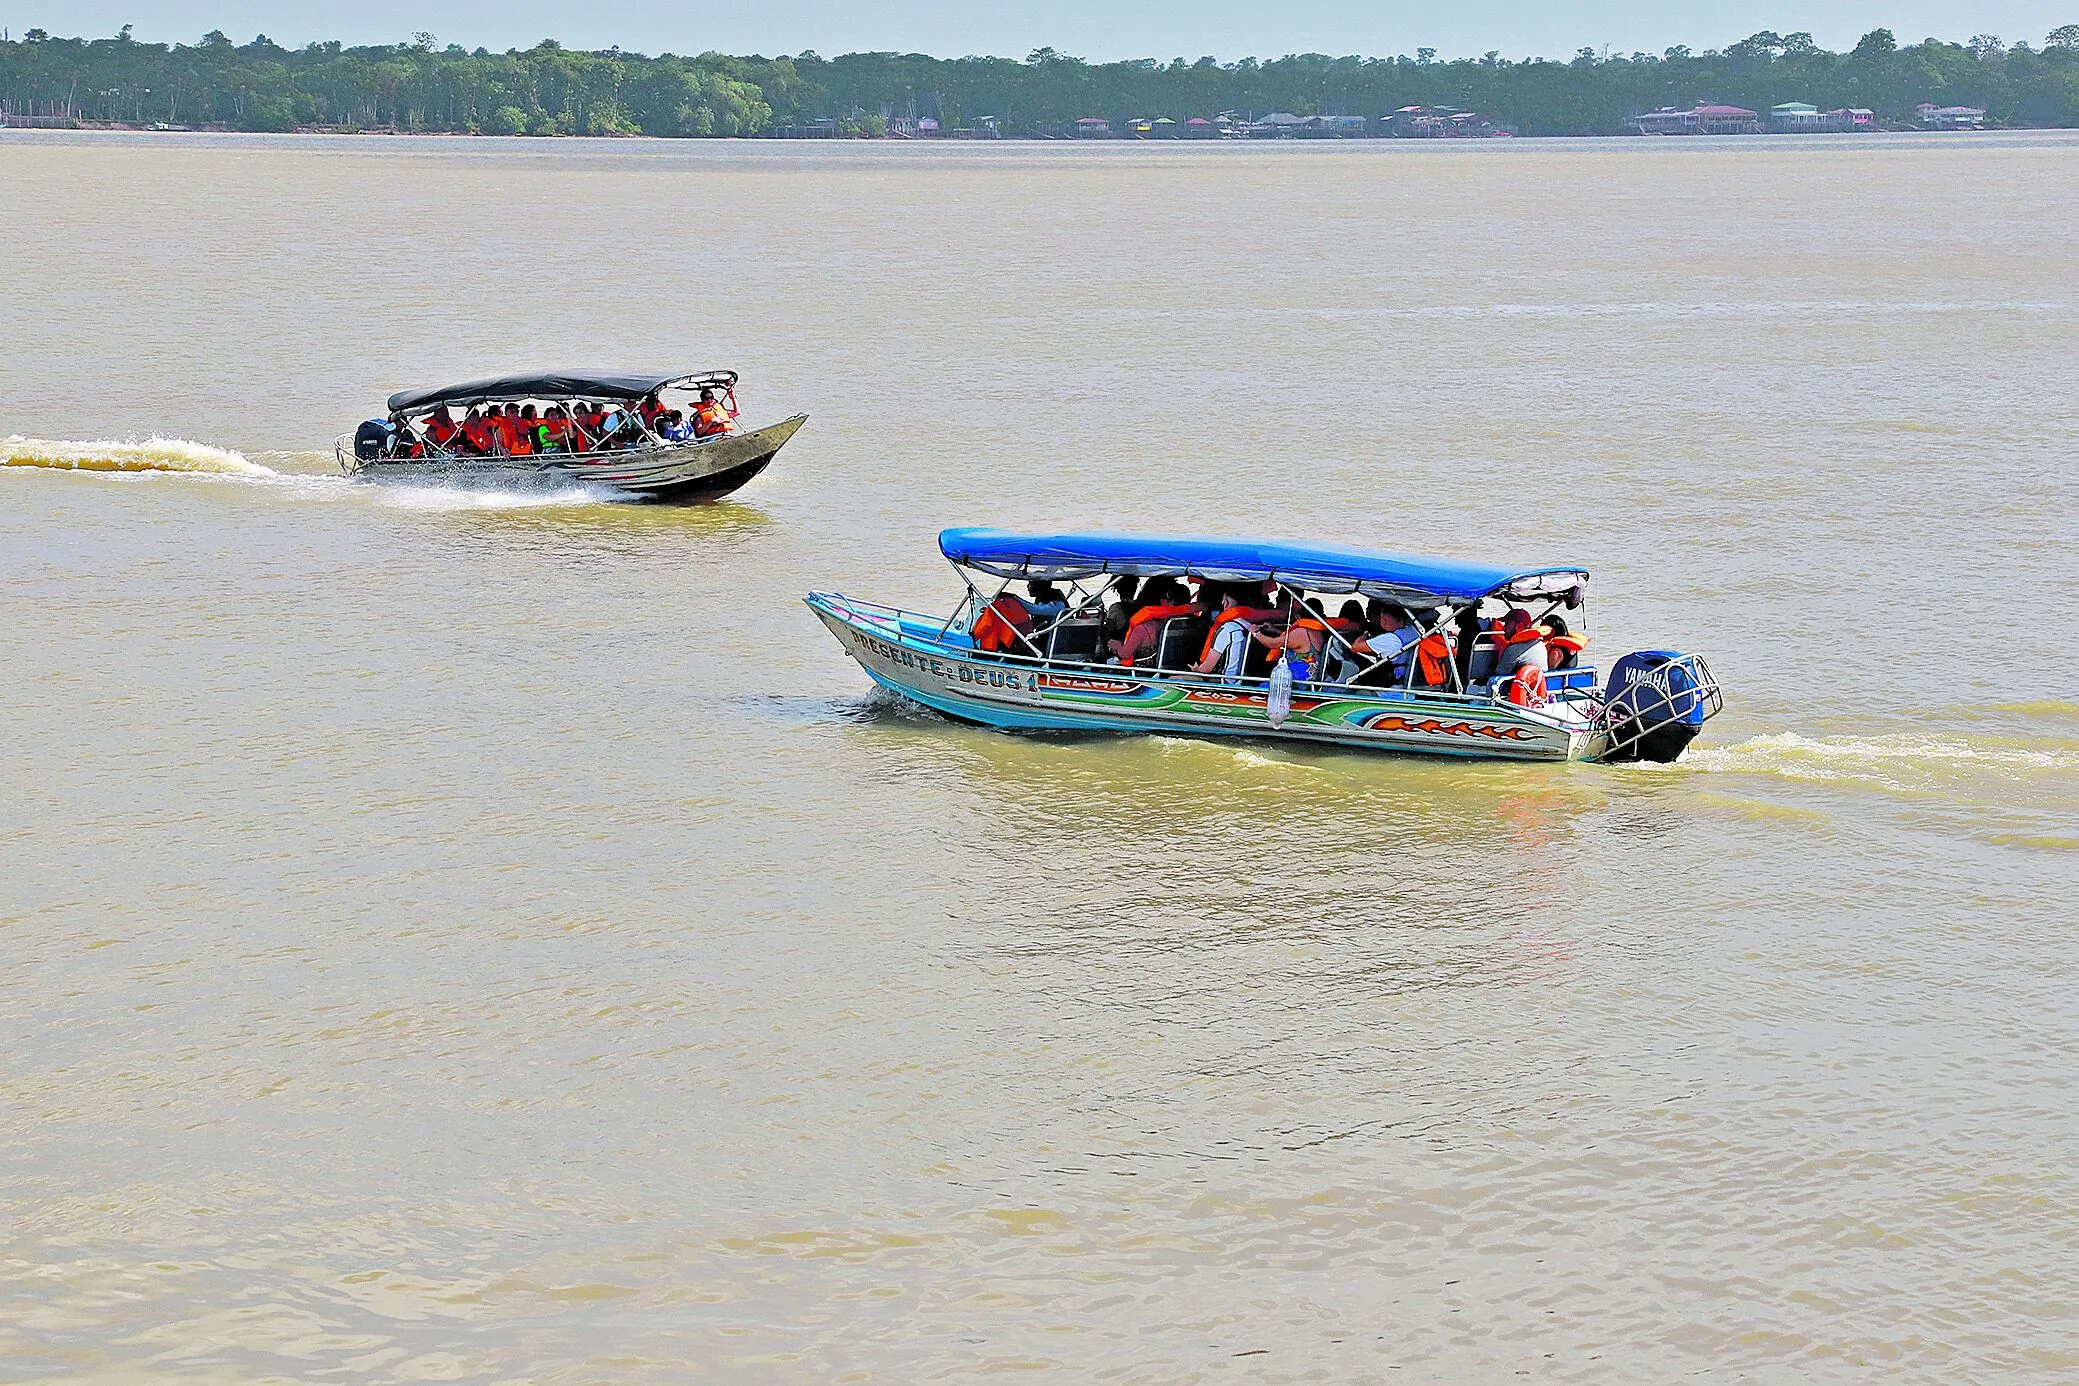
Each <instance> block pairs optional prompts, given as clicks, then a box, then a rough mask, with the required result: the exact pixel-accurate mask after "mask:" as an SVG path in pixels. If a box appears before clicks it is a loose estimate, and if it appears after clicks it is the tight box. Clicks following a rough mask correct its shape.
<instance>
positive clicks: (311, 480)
mask: <svg viewBox="0 0 2079 1386" xmlns="http://www.w3.org/2000/svg"><path fill="white" fill-rule="evenodd" d="M271 455H275V456H280V457H282V458H285V459H289V460H292V461H296V462H301V461H303V460H305V458H306V456H309V457H315V456H316V454H308V455H306V454H298V453H285V454H271ZM0 466H7V467H40V468H42V469H43V470H45V471H53V472H100V473H123V474H130V475H150V474H165V475H186V476H196V477H209V478H212V479H225V478H230V479H235V480H240V481H249V482H266V483H269V484H271V485H274V486H278V487H281V488H283V489H285V490H287V491H291V492H294V493H296V494H297V495H300V496H303V497H306V498H317V499H335V498H344V497H348V496H353V497H365V498H367V499H369V500H371V501H373V502H374V503H375V504H377V505H382V506H386V507H390V508H393V509H398V510H425V511H455V510H530V509H537V508H543V507H549V506H571V505H610V504H621V503H625V502H627V501H629V500H630V499H632V498H631V497H629V496H627V495H625V494H623V493H621V492H617V491H611V490H608V489H606V488H604V487H598V486H587V485H585V484H584V483H583V482H579V481H569V482H557V483H554V484H545V485H526V486H513V487H502V488H501V487H492V486H485V485H482V484H481V483H479V484H474V485H464V484H457V483H452V482H442V481H438V480H432V479H428V480H425V481H408V482H396V483H392V484H386V485H362V484H359V483H355V482H351V481H349V480H348V479H347V478H345V477H342V476H339V475H337V474H335V473H331V472H325V473H312V472H306V471H301V470H291V471H277V470H276V469H275V468H273V467H269V466H264V465H262V464H261V463H258V462H254V461H252V460H251V459H249V458H247V457H246V456H245V455H244V454H242V453H237V452H232V451H231V450H229V449H228V448H218V447H211V446H210V445H209V444H207V443H191V442H189V441H188V440H187V439H185V438H160V437H156V436H154V437H151V438H147V439H144V440H143V441H141V442H140V441H135V440H132V441H128V442H118V441H115V440H113V439H101V440H99V441H95V442H80V441H75V440H65V439H53V438H25V437H22V436H21V435H20V434H15V435H12V436H10V437H7V438H0Z"/></svg>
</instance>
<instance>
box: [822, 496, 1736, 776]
mask: <svg viewBox="0 0 2079 1386" xmlns="http://www.w3.org/2000/svg"><path fill="white" fill-rule="evenodd" d="M939 551H940V552H941V553H942V554H943V555H944V556H945V558H946V559H947V561H948V562H950V563H951V564H952V565H953V569H954V571H955V573H957V574H958V575H959V577H960V580H961V584H962V588H963V591H962V593H961V596H960V598H959V601H958V604H957V605H956V606H955V607H954V608H953V610H952V612H951V613H950V614H948V615H944V616H934V615H930V614H928V613H923V612H916V611H907V610H903V609H901V608H898V607H891V606H883V605H879V604H877V603H872V602H864V601H859V600H856V599H854V598H850V597H846V596H843V595H841V594H838V593H835V592H811V593H810V594H809V595H808V596H807V598H806V601H807V603H808V606H809V609H810V610H812V611H813V612H815V614H816V616H817V617H818V618H819V619H821V621H822V622H823V624H824V625H825V626H826V627H827V628H828V629H829V630H830V633H831V634H832V635H833V636H835V637H836V638H837V641H838V643H839V644H840V645H842V646H843V647H844V649H845V651H846V653H848V654H850V655H851V656H852V658H854V659H855V660H857V661H858V662H859V665H860V667H861V668H863V669H864V670H865V671H866V672H867V674H868V675H869V676H871V677H872V678H873V680H874V681H875V682H876V683H878V684H880V685H881V686H883V687H885V688H887V689H890V690H892V691H893V692H895V693H897V694H899V695H901V696H902V697H904V698H908V699H911V700H913V701H915V702H918V703H921V704H923V705H924V706H926V707H929V708H932V709H934V710H936V711H938V712H941V713H944V714H946V715H947V716H949V717H955V718H959V719H961V720H963V721H968V722H976V723H980V724H983V725H985V726H992V727H1000V728H1006V729H1016V730H1027V731H1101V732H1158V733H1165V734H1183V735H1210V736H1249V737H1268V738H1276V739H1282V740H1290V741H1301V742H1313V743H1322V744H1330V745H1336V746H1348V747H1361V748H1367V749H1376V750H1385V751H1405V752H1415V753H1419V754H1430V755H1446V756H1460V757H1477V758H1488V759H1507V760H1550V761H1562V760H1601V761H1622V760H1653V761H1663V762H1665V761H1672V760H1674V759H1676V758H1677V757H1679V756H1680V755H1681V753H1682V751H1683V750H1684V748H1686V747H1687V746H1688V745H1689V743H1690V742H1691V740H1692V739H1694V738H1695V736H1696V735H1697V733H1698V732H1699V731H1700V730H1701V729H1702V727H1703V724H1704V722H1705V721H1706V720H1707V719H1708V718H1710V717H1712V716H1713V715H1715V714H1716V713H1717V712H1718V711H1719V710H1720V708H1721V707H1722V706H1723V702H1722V698H1721V695H1720V692H1719V688H1718V684H1717V681H1716V680H1715V679H1714V678H1713V676H1712V674H1711V670H1710V667H1709V666H1708V665H1707V664H1706V663H1705V661H1704V660H1703V659H1702V657H1700V656H1698V655H1693V654H1684V653H1680V652H1678V651H1673V650H1642V651H1637V652H1635V653H1631V654H1627V655H1625V656H1624V657H1623V658H1621V659H1619V660H1618V661H1617V662H1616V664H1615V665H1614V666H1613V667H1612V668H1611V670H1610V673H1609V677H1608V678H1607V679H1604V678H1602V677H1600V676H1599V674H1598V672H1597V670H1596V669H1595V667H1594V666H1593V665H1592V664H1590V663H1588V662H1586V658H1585V652H1586V648H1587V645H1588V639H1587V631H1586V624H1585V620H1586V615H1585V606H1586V600H1587V587H1588V573H1587V571H1586V570H1585V569H1583V568H1581V567H1579V566H1578V565H1574V564H1565V563H1562V564H1540V565H1531V566H1497V565H1483V564H1472V563H1462V562H1456V561H1452V560H1446V559H1435V558H1417V557H1411V556H1407V555H1402V554H1392V553H1382V552H1377V551H1373V550H1367V549H1357V548H1348V547H1343V546H1340V545H1329V544H1310V543H1293V542H1285V541H1278V540H1262V539H1228V538H1205V537H1193V536H1176V535H1133V534H1110V533H1097V534H1017V533H1009V532H1006V531H1003V530H995V529H949V530H946V531H944V532H943V533H941V534H940V535H939ZM1158 581H1160V582H1161V584H1162V585H1163V590H1164V591H1165V592H1166V593H1169V594H1171V595H1170V596H1169V597H1166V598H1164V599H1163V600H1161V601H1158V602H1157V603H1156V604H1154V605H1152V606H1151V605H1149V604H1147V603H1146V601H1145V599H1144V596H1134V595H1132V594H1134V593H1136V592H1139V593H1142V594H1144V593H1145V590H1146V587H1147V586H1153V585H1155V584H1156V583H1157V582H1158ZM1014 582H1023V583H1025V584H1027V590H1026V592H1025V594H1024V596H1023V597H1022V598H1021V597H1019V596H1018V595H1017V594H1014V593H1013V592H1012V591H1011V584H1012V583H1014ZM1034 583H1039V584H1042V586H1041V587H1040V588H1039V589H1038V590H1037V592H1036V591H1035V590H1034V588H1033V587H1032V586H1031V584H1034ZM1062 585H1065V589H1064V587H1063V586H1062ZM1194 588H1195V591H1194V590H1190V589H1194ZM1186 598H1188V600H1187V599H1186ZM1332 598H1342V599H1345V600H1344V603H1343V605H1342V606H1341V607H1340V608H1339V609H1337V610H1336V611H1335V613H1334V614H1331V606H1330V599H1332ZM1244 603H1253V604H1254V605H1244ZM1021 613H1022V617H1023V619H1020V617H1021ZM1216 613H1217V614H1216ZM1144 622H1145V623H1152V622H1159V627H1158V628H1157V629H1155V630H1153V631H1140V632H1138V636H1137V637H1136V636H1135V631H1136V627H1137V626H1138V625H1139V624H1142V623H1144ZM1227 624H1240V625H1244V626H1247V627H1249V637H1250V638H1249V639H1248V641H1247V642H1246V643H1247V645H1248V648H1249V650H1250V651H1251V652H1252V653H1254V654H1256V655H1257V656H1258V657H1257V658H1255V659H1251V660H1248V661H1244V662H1232V661H1231V662H1230V663H1228V664H1227V665H1226V667H1224V668H1222V667H1220V666H1219V658H1220V657H1219V655H1218V649H1219V648H1221V647H1223V646H1226V647H1229V648H1232V646H1231V644H1230V643H1229V642H1223V641H1222V640H1221V639H1220V637H1219V634H1218V632H1219V629H1220V627H1222V626H1224V625H1227ZM1295 629H1298V630H1303V631H1307V632H1309V633H1310V634H1309V637H1308V639H1307V640H1305V641H1304V642H1302V641H1300V640H1298V639H1297V638H1293V637H1291V636H1290V633H1291V632H1292V631H1293V630H1295ZM1258 635H1261V636H1262V638H1261V639H1257V638H1256V637H1257V636H1258ZM1122 636H1124V637H1125V638H1122ZM1279 645H1283V646H1284V647H1285V649H1284V651H1282V652H1274V650H1273V648H1272V647H1275V646H1279ZM1259 647H1260V648H1259ZM1302 648H1304V649H1305V650H1306V652H1307V657H1306V658H1304V659H1302V658H1301V657H1300V654H1299V651H1300V650H1301V649H1302ZM1382 649H1383V650H1384V651H1386V653H1385V654H1383V655H1381V654H1379V653H1378V651H1380V650H1382ZM1122 650H1123V651H1125V654H1124V655H1123V656H1122V654H1121V651H1122ZM1271 661H1275V662H1271Z"/></svg>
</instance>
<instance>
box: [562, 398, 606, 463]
mask: <svg viewBox="0 0 2079 1386" xmlns="http://www.w3.org/2000/svg"><path fill="white" fill-rule="evenodd" d="M605 423H606V411H605V410H604V409H602V408H601V407H600V406H599V404H598V402H597V401H595V400H579V401H578V402H577V404H576V405H574V406H573V407H572V408H571V411H570V450H571V451H572V452H590V451H592V449H594V448H596V447H598V446H599V440H600V437H601V435H602V434H603V433H604V432H605V428H604V425H605Z"/></svg>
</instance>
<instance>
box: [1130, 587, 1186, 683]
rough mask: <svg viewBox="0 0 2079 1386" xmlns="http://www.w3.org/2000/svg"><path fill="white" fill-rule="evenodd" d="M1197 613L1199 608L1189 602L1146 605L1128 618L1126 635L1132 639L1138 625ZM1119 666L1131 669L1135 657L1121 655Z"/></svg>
mask: <svg viewBox="0 0 2079 1386" xmlns="http://www.w3.org/2000/svg"><path fill="white" fill-rule="evenodd" d="M1197 614H1198V608H1197V607H1195V606H1192V605H1190V604H1188V603H1181V604H1172V605H1170V606H1144V607H1142V608H1141V609H1140V610H1139V611H1136V612H1134V613H1133V615H1131V616H1129V617H1127V618H1126V637H1127V639H1131V638H1132V637H1133V632H1134V629H1135V628H1136V627H1138V626H1144V625H1146V624H1148V622H1150V621H1167V620H1169V619H1170V618H1171V617H1174V616H1196V615H1197ZM1120 643H1121V644H1124V643H1125V641H1124V640H1122V641H1121V642H1120ZM1119 667H1120V668H1122V669H1131V668H1132V667H1133V657H1132V656H1131V655H1120V656H1119Z"/></svg>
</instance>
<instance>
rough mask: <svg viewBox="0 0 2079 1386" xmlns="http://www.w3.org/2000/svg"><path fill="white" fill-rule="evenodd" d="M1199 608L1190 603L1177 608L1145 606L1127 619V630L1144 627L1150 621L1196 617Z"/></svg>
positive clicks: (1176, 606)
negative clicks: (1177, 617)
mask: <svg viewBox="0 0 2079 1386" xmlns="http://www.w3.org/2000/svg"><path fill="white" fill-rule="evenodd" d="M1197 614H1198V608H1197V607H1195V606H1192V605H1190V604H1188V603H1185V604H1182V605H1175V606H1144V607H1142V608H1141V609H1140V610H1139V611H1136V612H1134V613H1133V615H1132V616H1130V617H1128V618H1127V621H1126V628H1127V629H1128V630H1132V629H1133V628H1134V627H1135V626H1144V625H1146V624H1147V623H1148V622H1150V621H1167V620H1168V619H1169V618H1170V617H1172V616H1196V615H1197Z"/></svg>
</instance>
